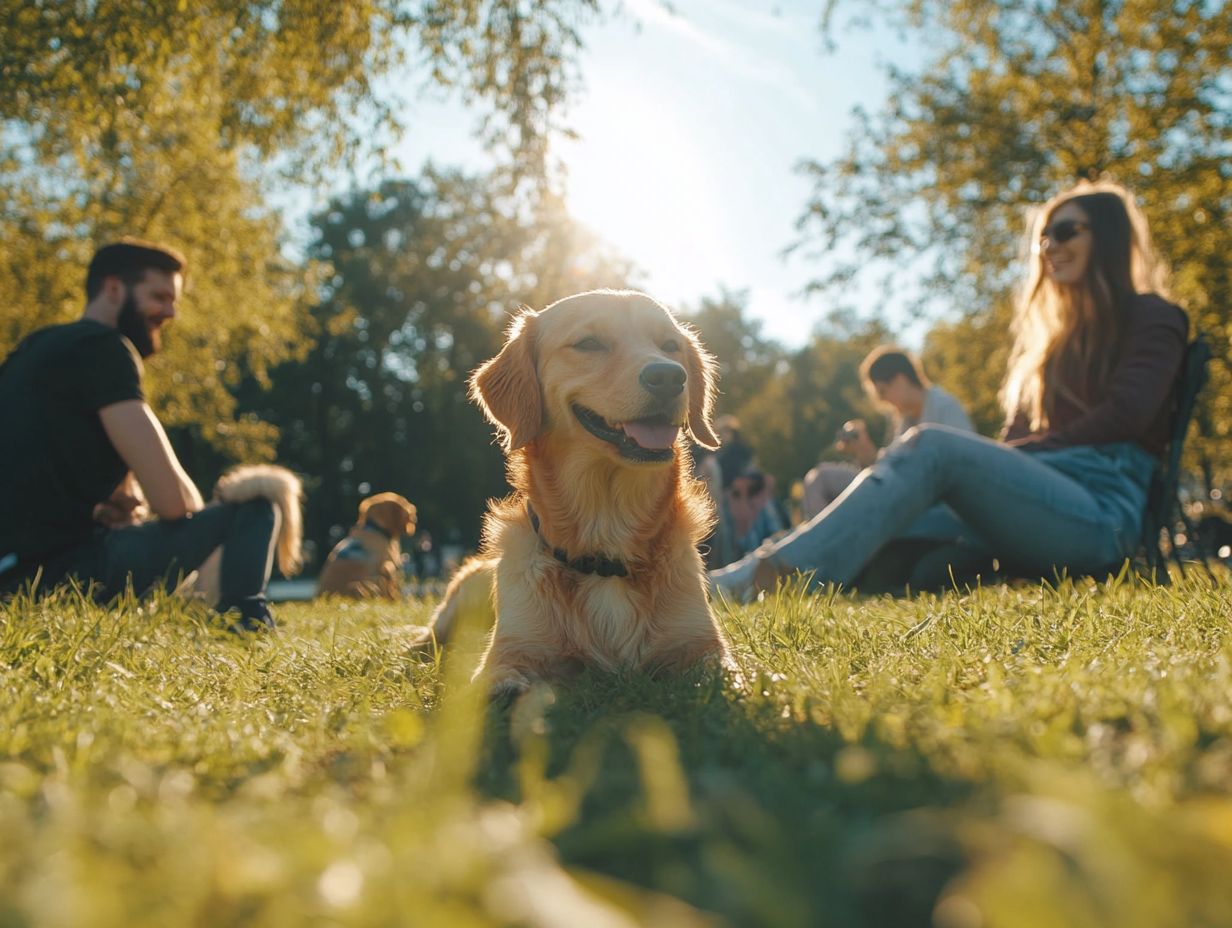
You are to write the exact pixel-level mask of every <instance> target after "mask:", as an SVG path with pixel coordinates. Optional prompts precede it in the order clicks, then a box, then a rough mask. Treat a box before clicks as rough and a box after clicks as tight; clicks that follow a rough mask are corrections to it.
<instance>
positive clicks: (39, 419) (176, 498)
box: [0, 238, 278, 630]
mask: <svg viewBox="0 0 1232 928" xmlns="http://www.w3.org/2000/svg"><path fill="white" fill-rule="evenodd" d="M184 269H185V261H184V258H183V256H182V255H180V254H179V253H178V252H176V251H175V250H174V249H171V248H168V247H166V246H163V245H157V244H154V243H152V242H144V241H140V240H138V239H133V238H125V239H122V240H121V241H119V242H116V243H113V244H109V245H104V246H103V247H102V248H100V249H99V250H98V251H97V252H95V254H94V257H93V258H92V259H91V261H90V266H89V269H88V271H87V273H86V285H85V296H86V306H85V310H84V312H83V313H82V316H81V318H80V319H78V320H77V321H76V322H70V323H67V324H65V325H54V326H47V327H45V328H42V329H38V330H37V331H35V332H32V333H31V334H30V335H28V336H27V337H26V338H25V339H24V340H23V341H22V342H21V343H20V344H19V345H18V346H17V347H16V348H15V349H14V350H13V352H12V354H10V355H9V356H8V358H7V359H6V360H5V361H4V364H3V365H2V366H0V435H3V436H4V438H5V445H6V447H7V448H8V449H9V450H8V451H7V452H5V453H4V454H3V455H0V594H6V593H13V592H15V591H17V590H21V589H29V590H31V591H32V593H33V594H34V595H39V594H41V593H42V592H45V591H46V590H48V589H50V588H52V587H54V586H56V585H57V584H60V583H62V582H65V581H68V580H76V581H78V582H79V583H81V584H82V586H83V587H85V588H88V589H89V590H91V592H92V594H93V596H94V597H95V598H96V599H97V600H99V601H106V600H109V599H111V598H113V597H114V596H116V595H119V594H121V593H124V592H125V590H126V589H128V588H129V587H130V586H131V588H132V589H133V590H134V591H135V592H136V593H138V594H142V593H145V592H147V591H149V590H151V589H153V588H155V587H158V586H162V587H164V588H173V587H174V586H175V585H176V584H177V583H178V582H179V579H180V578H181V577H182V576H183V575H185V574H188V573H190V572H191V571H193V570H196V569H197V568H198V567H199V566H200V565H201V563H202V562H203V561H204V560H205V559H206V557H207V556H209V554H210V553H211V552H212V551H213V550H214V549H215V548H218V547H219V546H220V545H221V546H222V548H223V557H222V568H221V577H220V583H221V598H220V600H219V603H218V606H217V608H218V611H219V612H220V613H223V614H227V615H230V616H231V619H230V620H229V621H230V622H231V623H232V627H233V628H236V629H245V630H256V629H261V628H268V627H272V625H273V619H272V617H271V615H270V611H269V607H268V604H267V603H266V599H265V586H266V584H267V583H268V581H269V574H270V565H271V563H272V548H273V544H274V540H275V538H276V535H277V528H278V525H277V520H278V516H277V514H276V512H275V510H274V507H273V506H271V504H270V503H269V502H267V501H266V500H255V501H252V502H247V503H242V504H234V503H221V504H214V505H210V506H205V505H204V503H203V501H202V498H201V493H200V492H199V491H198V490H197V487H196V486H195V485H194V484H193V482H192V480H191V479H190V478H189V477H188V475H187V474H186V473H185V472H184V468H183V467H182V466H181V465H180V462H179V459H178V458H177V457H176V455H175V452H174V451H173V450H172V448H171V444H170V442H169V441H168V440H167V435H166V432H165V431H164V430H163V427H162V424H161V423H160V422H159V421H158V419H157V417H156V416H155V415H154V412H153V410H152V409H151V408H150V406H149V404H148V403H147V402H146V398H145V393H144V391H143V389H142V383H141V381H142V374H143V365H142V360H143V359H144V358H148V357H150V356H151V355H153V354H155V353H156V352H157V351H158V350H159V349H160V348H161V347H162V330H163V327H164V326H165V325H166V324H167V323H168V322H170V321H171V320H172V319H174V318H175V314H176V303H177V302H178V301H179V298H180V295H181V292H182V290H183V283H184ZM236 612H238V613H239V618H238V619H235V613H236Z"/></svg>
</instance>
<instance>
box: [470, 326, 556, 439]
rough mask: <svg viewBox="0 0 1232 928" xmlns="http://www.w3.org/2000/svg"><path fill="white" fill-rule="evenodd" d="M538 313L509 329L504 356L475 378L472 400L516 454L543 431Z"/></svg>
mask: <svg viewBox="0 0 1232 928" xmlns="http://www.w3.org/2000/svg"><path fill="white" fill-rule="evenodd" d="M536 318H537V315H536V313H534V312H533V311H531V310H529V309H528V310H525V311H524V312H522V313H521V314H519V315H518V316H517V317H516V318H515V319H514V320H513V323H512V324H511V325H510V326H509V336H508V339H507V340H506V341H505V347H503V348H502V349H501V350H500V354H498V355H497V356H496V357H494V358H492V359H491V360H490V361H487V362H485V363H484V364H483V365H481V366H480V367H479V369H478V370H476V371H475V373H474V374H473V375H472V376H471V398H472V399H473V400H474V401H475V402H476V403H478V404H479V406H480V407H481V408H482V409H483V414H484V415H485V416H487V417H488V421H490V422H491V423H492V424H493V425H495V426H497V427H498V428H499V429H500V430H501V446H502V447H503V448H504V449H505V451H506V452H508V451H516V450H517V449H518V448H522V447H524V446H526V445H528V444H530V443H531V442H532V441H534V439H535V437H536V436H537V435H538V434H539V432H540V431H541V430H542V429H543V396H542V393H541V392H540V389H539V372H538V371H537V370H536V369H535V352H534V341H535V319H536Z"/></svg>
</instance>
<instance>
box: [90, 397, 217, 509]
mask: <svg viewBox="0 0 1232 928" xmlns="http://www.w3.org/2000/svg"><path fill="white" fill-rule="evenodd" d="M98 417H99V419H100V420H102V423H103V430H104V431H105V432H106V433H107V438H108V439H110V441H111V444H112V446H113V447H114V448H115V449H116V453H117V454H119V455H120V457H121V458H122V459H123V460H124V463H125V464H127V465H128V467H129V469H130V470H131V471H132V472H133V474H134V475H135V476H136V478H137V482H138V483H140V484H141V489H142V490H144V491H145V498H146V500H147V501H148V502H149V504H150V509H152V510H153V511H154V514H155V515H156V516H158V517H159V518H160V519H182V518H184V516H186V515H188V514H189V513H190V512H196V511H197V510H198V509H201V508H203V507H204V505H205V503H204V502H203V501H202V499H201V493H200V492H199V491H198V490H197V487H196V485H195V484H194V483H193V482H192V480H190V479H189V477H188V474H186V473H184V468H183V467H181V466H180V462H179V460H178V459H177V458H176V456H175V452H174V451H172V450H171V443H170V442H169V441H167V433H166V432H164V431H163V427H162V424H161V423H159V421H158V419H157V418H155V416H154V411H153V410H152V409H150V407H149V406H148V405H147V404H146V403H145V402H143V401H141V400H125V401H123V402H120V403H112V404H111V405H110V406H104V407H103V408H102V409H100V410H99V411H98Z"/></svg>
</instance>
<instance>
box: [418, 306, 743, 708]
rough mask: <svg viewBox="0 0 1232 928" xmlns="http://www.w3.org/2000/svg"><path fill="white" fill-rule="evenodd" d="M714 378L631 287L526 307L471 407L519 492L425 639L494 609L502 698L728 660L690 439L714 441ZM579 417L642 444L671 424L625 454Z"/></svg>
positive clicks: (490, 664)
mask: <svg viewBox="0 0 1232 928" xmlns="http://www.w3.org/2000/svg"><path fill="white" fill-rule="evenodd" d="M663 371H667V372H669V374H670V375H671V376H672V377H674V378H676V381H677V386H676V387H675V388H674V389H676V390H677V391H678V392H677V394H676V395H667V393H666V392H664V391H662V390H659V391H658V392H655V391H652V390H651V389H650V386H649V385H648V383H649V382H648V380H647V377H648V372H657V373H662V372H663ZM714 376H715V364H714V361H713V359H712V358H711V357H710V356H709V355H708V354H707V353H706V352H705V350H704V349H703V348H702V347H701V345H700V343H699V342H698V340H697V337H696V336H695V335H694V334H693V333H692V332H691V331H690V330H688V329H686V328H684V327H683V326H681V325H680V324H679V323H678V322H677V321H676V320H675V319H674V318H673V317H672V316H671V314H670V313H669V312H668V311H667V310H666V309H665V308H664V307H663V306H661V305H660V304H659V303H657V302H655V301H654V300H652V299H650V298H649V297H647V296H645V295H644V294H640V293H635V292H630V291H596V292H590V293H583V294H579V295H577V296H572V297H569V298H567V299H564V300H561V301H559V302H557V303H554V304H552V305H551V306H549V307H547V309H545V310H543V311H542V312H537V313H536V312H532V311H530V310H526V311H524V312H523V313H522V314H521V315H519V316H518V317H517V318H516V319H515V320H514V321H513V324H512V326H511V327H510V330H509V336H508V340H507V341H506V343H505V346H504V347H503V348H502V349H501V352H500V353H499V354H498V355H497V356H496V357H495V358H493V359H491V360H490V361H488V362H487V363H485V364H484V365H482V366H481V367H480V368H479V369H478V370H477V371H476V372H475V374H474V375H473V376H472V378H471V393H472V397H473V398H474V399H475V400H476V401H477V402H478V403H479V405H480V406H481V407H482V408H483V411H484V413H485V414H486V415H487V417H488V418H489V419H490V420H491V421H492V423H493V424H495V425H496V426H497V428H498V430H499V432H500V435H501V440H502V444H503V446H504V448H505V450H506V452H507V454H508V475H509V482H510V484H511V485H512V486H513V487H514V491H515V492H514V493H513V495H511V496H509V497H508V498H506V499H504V500H501V501H495V502H493V503H492V504H491V505H490V507H489V511H488V515H487V517H486V520H485V524H484V533H483V550H482V552H481V554H480V556H479V557H478V558H477V559H474V560H472V561H470V562H468V563H467V564H466V565H464V566H463V568H462V569H461V570H460V572H459V575H458V576H457V577H455V578H454V580H453V582H452V583H451V584H450V586H449V588H448V590H447V591H446V596H445V599H444V601H443V602H442V604H441V606H440V607H439V608H438V609H437V611H436V613H435V614H434V616H433V622H432V625H431V626H430V628H429V630H428V635H429V636H431V637H435V639H436V640H438V641H443V640H445V639H447V638H448V637H449V636H450V635H451V634H452V632H453V631H454V628H455V626H456V625H457V622H458V616H459V615H460V614H461V613H463V612H465V611H466V609H465V604H467V603H470V604H474V603H480V604H483V605H484V606H486V607H487V610H486V611H488V612H489V613H491V612H493V611H494V613H495V615H494V616H489V618H488V621H492V620H493V618H494V621H495V626H494V628H493V630H492V637H491V641H490V644H489V646H488V650H487V653H486V655H485V657H484V661H483V664H482V665H481V667H480V671H479V673H483V674H485V675H486V677H487V679H488V683H489V686H490V688H491V689H492V691H493V692H494V693H516V692H520V691H522V690H524V689H526V688H527V687H528V686H529V685H530V683H531V682H532V681H533V680H535V679H548V680H551V679H558V678H560V677H562V676H565V675H566V674H567V673H569V672H570V671H571V670H573V669H575V668H576V667H578V666H580V665H592V666H596V667H599V668H602V669H605V670H616V669H618V668H625V667H627V668H642V669H647V670H657V669H684V668H687V667H691V666H693V665H696V664H699V663H710V664H714V665H717V664H719V663H720V662H725V661H726V659H727V645H726V643H725V642H724V640H723V637H722V635H721V634H720V632H719V629H718V626H717V624H716V623H715V620H714V616H713V615H712V614H711V612H710V607H709V603H708V602H707V598H706V591H705V574H704V569H703V566H702V561H701V557H700V555H699V554H698V550H697V545H698V543H699V542H700V541H701V540H702V538H704V537H705V536H706V534H707V532H708V530H709V528H710V525H711V523H712V521H713V518H714V513H713V506H712V503H711V501H710V497H709V494H708V493H707V492H706V490H705V487H704V486H703V485H702V484H701V483H700V482H699V481H697V480H695V479H694V478H693V476H692V466H691V458H690V451H689V439H690V438H692V440H694V441H696V442H697V443H698V444H700V445H703V446H705V447H710V448H712V447H715V446H716V445H717V444H718V440H717V438H716V437H715V435H714V431H713V427H712V423H711V416H712V412H713V403H714V392H715V386H714ZM669 392H670V388H669ZM578 408H583V409H584V410H590V411H593V412H594V413H597V414H598V416H601V417H602V420H603V421H604V422H605V423H606V424H607V425H608V426H610V427H614V430H617V431H620V432H622V434H624V435H625V436H632V435H633V434H634V432H635V431H636V432H637V434H639V435H644V432H641V431H637V430H640V429H641V426H640V424H639V423H644V422H647V421H652V420H653V421H657V422H658V423H659V424H660V426H661V427H662V426H664V425H666V430H662V429H661V430H660V431H658V432H657V433H655V434H657V435H658V436H659V437H658V438H656V439H655V440H654V441H652V442H651V445H652V447H653V449H654V450H652V451H650V452H643V451H642V448H643V447H644V446H643V445H642V441H643V440H644V439H634V438H632V437H629V438H628V442H627V443H626V444H625V445H623V446H622V445H620V444H616V443H613V442H611V441H608V440H605V439H603V438H602V437H597V436H596V435H595V434H593V433H592V431H590V430H588V428H586V427H585V426H584V424H583V422H582V421H581V419H580V417H579V414H578V413H577V412H576V410H577V409H578ZM676 427H678V430H677V429H676ZM664 435H667V436H669V437H667V438H663V437H662V436H664ZM629 442H631V443H632V444H633V445H636V446H637V447H634V448H632V450H631V451H629V453H631V454H635V455H643V454H645V455H654V456H657V457H658V458H660V459H658V460H631V459H630V458H629V456H628V453H626V452H625V451H622V450H621V449H622V447H624V448H626V450H627V449H628V448H630V447H632V446H631V445H629ZM528 503H529V504H530V506H531V507H532V508H533V511H534V513H535V514H536V515H537V516H538V519H539V520H540V526H539V531H538V532H536V530H535V528H534V526H533V524H532V521H531V516H530V513H529V511H528V508H527V505H528ZM552 549H558V550H559V551H560V552H562V553H563V554H564V555H565V556H566V557H567V559H569V560H576V559H578V558H581V557H583V556H585V555H602V556H604V557H607V558H610V559H613V560H616V561H619V562H621V563H622V564H623V565H624V566H625V568H626V569H627V576H625V577H620V576H600V575H598V574H595V573H585V572H580V571H578V570H576V569H574V568H573V567H570V566H567V565H566V564H562V563H561V562H560V560H558V559H557V557H556V556H554V554H553V552H552ZM431 637H429V638H428V639H427V640H429V641H430V640H431ZM420 643H422V641H421V642H420Z"/></svg>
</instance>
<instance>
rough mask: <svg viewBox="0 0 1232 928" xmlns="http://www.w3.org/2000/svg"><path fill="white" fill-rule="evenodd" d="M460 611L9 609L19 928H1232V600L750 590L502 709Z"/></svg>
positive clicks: (8, 782)
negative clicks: (463, 633) (728, 659)
mask: <svg viewBox="0 0 1232 928" xmlns="http://www.w3.org/2000/svg"><path fill="white" fill-rule="evenodd" d="M429 607H430V604H424V603H418V604H412V605H408V606H401V607H391V606H383V605H355V604H344V603H329V604H320V603H318V604H288V605H286V606H284V607H283V608H282V609H281V610H280V613H279V618H280V621H281V624H282V628H281V630H280V632H279V633H278V634H276V635H274V636H270V637H266V638H260V639H256V640H239V639H234V638H230V637H228V636H226V635H225V634H221V633H218V632H215V631H213V630H212V629H211V628H210V627H209V625H208V621H207V613H206V612H205V611H204V610H203V609H202V608H201V607H199V606H196V605H186V604H183V603H179V602H177V601H175V600H170V599H166V600H160V601H156V602H152V603H148V604H145V605H139V604H136V603H132V602H128V603H124V604H121V605H120V607H118V608H115V609H112V610H109V611H107V610H103V609H100V608H98V607H95V606H93V605H89V604H87V603H84V602H83V601H82V600H80V599H79V598H75V597H74V596H72V595H69V594H66V595H64V596H61V597H59V598H54V599H50V600H45V601H42V602H39V603H35V604H32V603H30V602H27V601H18V602H16V603H14V604H12V605H11V606H7V607H5V606H0V697H2V701H0V928H16V926H72V928H86V926H112V925H115V926H120V925H123V926H160V928H161V926H181V925H185V926H187V925H191V926H231V925H270V926H282V925H288V926H290V925H339V926H352V925H364V926H368V925H372V926H378V925H379V926H400V925H424V926H432V928H436V926H441V928H450V926H482V925H527V926H551V928H589V926H600V928H604V926H624V925H639V924H645V925H665V926H693V925H699V926H700V925H750V926H770V928H779V926H781V928H794V926H882V925H885V926H915V925H921V926H923V925H937V926H942V928H1016V926H1040V928H1044V926H1117V928H1137V926H1142V928H1161V926H1185V928H1189V926H1222V928H1226V926H1232V639H1230V636H1229V631H1228V629H1229V622H1230V620H1232V595H1230V594H1229V587H1228V586H1226V585H1225V586H1220V587H1218V588H1212V587H1211V585H1210V584H1209V583H1205V584H1204V583H1201V582H1198V581H1197V580H1193V581H1189V582H1186V583H1182V584H1179V585H1176V586H1172V587H1167V588H1154V587H1150V586H1144V585H1139V584H1137V583H1133V582H1130V581H1124V582H1121V583H1119V584H1111V585H1100V586H1096V585H1094V584H1090V583H1086V582H1079V583H1076V584H1063V585H1061V586H1060V588H1058V589H1051V588H1041V587H1015V588H1009V587H1004V586H997V587H990V588H987V589H982V590H977V591H975V592H972V593H969V594H966V595H958V594H950V595H947V596H945V597H942V598H935V597H928V596H924V597H917V598H914V599H909V600H891V599H858V598H853V597H848V596H839V595H831V596H804V595H800V594H799V592H798V591H788V592H786V593H784V594H783V595H780V596H778V597H772V598H769V599H767V600H764V601H762V602H761V603H758V604H756V605H753V606H750V607H747V608H739V609H723V610H720V615H721V619H722V621H723V624H724V626H725V628H726V631H727V633H728V636H729V638H730V640H731V642H732V645H733V650H734V652H735V655H736V658H737V661H738V663H739V665H740V668H741V671H742V674H741V675H742V679H741V680H739V681H737V680H730V679H729V680H710V679H705V678H697V679H690V680H656V679H651V678H647V677H644V676H637V675H628V676H623V677H619V678H615V677H607V676H602V675H597V674H596V675H593V676H587V677H584V678H582V679H581V680H580V681H578V682H577V683H576V684H574V685H571V686H570V687H568V688H557V689H556V690H555V691H551V690H548V689H546V688H544V689H537V690H532V692H531V693H529V694H528V695H527V696H525V697H524V698H522V699H521V700H520V701H519V702H517V703H516V704H514V705H513V706H506V707H488V706H486V704H485V703H484V701H483V700H482V699H481V698H480V694H479V693H477V692H476V690H475V689H474V688H471V687H467V686H465V685H464V684H463V682H462V681H463V680H464V679H465V676H466V673H467V668H466V666H465V664H466V660H465V658H464V657H462V656H458V657H457V658H456V659H453V660H445V661H444V662H443V663H442V662H440V661H435V660H427V661H423V660H421V659H417V658H415V657H413V656H411V655H409V654H408V653H406V651H405V649H404V648H403V647H402V645H401V640H402V638H403V636H404V634H405V630H406V627H407V626H408V625H413V624H420V623H422V622H423V621H425V620H426V618H427V615H428V611H429Z"/></svg>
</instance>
